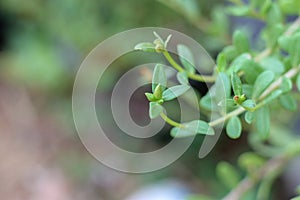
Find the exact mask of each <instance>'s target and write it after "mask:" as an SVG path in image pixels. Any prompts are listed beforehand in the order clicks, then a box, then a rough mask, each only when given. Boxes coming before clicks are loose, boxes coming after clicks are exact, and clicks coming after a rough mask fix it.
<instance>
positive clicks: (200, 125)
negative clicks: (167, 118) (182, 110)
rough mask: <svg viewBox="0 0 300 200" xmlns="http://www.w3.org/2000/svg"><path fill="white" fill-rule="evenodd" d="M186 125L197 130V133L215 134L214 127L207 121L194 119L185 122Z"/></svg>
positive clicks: (192, 129)
mask: <svg viewBox="0 0 300 200" xmlns="http://www.w3.org/2000/svg"><path fill="white" fill-rule="evenodd" d="M184 126H185V127H186V128H187V129H189V130H191V131H195V132H196V133H199V134H204V135H214V134H215V133H214V129H213V128H212V127H210V126H209V124H208V123H207V122H205V121H202V120H194V121H191V122H188V123H185V124H184Z"/></svg>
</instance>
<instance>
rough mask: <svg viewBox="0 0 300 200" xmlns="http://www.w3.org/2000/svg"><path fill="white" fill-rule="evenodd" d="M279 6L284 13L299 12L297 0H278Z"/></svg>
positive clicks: (299, 6)
mask: <svg viewBox="0 0 300 200" xmlns="http://www.w3.org/2000/svg"><path fill="white" fill-rule="evenodd" d="M279 6H280V9H281V10H282V12H284V13H285V14H289V15H297V14H299V12H300V2H299V0H279Z"/></svg>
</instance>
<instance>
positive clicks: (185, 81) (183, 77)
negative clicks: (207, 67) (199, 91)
mask: <svg viewBox="0 0 300 200" xmlns="http://www.w3.org/2000/svg"><path fill="white" fill-rule="evenodd" d="M176 76H177V80H178V81H179V83H180V84H182V85H189V79H188V76H187V74H186V73H185V72H178V73H177V75H176Z"/></svg>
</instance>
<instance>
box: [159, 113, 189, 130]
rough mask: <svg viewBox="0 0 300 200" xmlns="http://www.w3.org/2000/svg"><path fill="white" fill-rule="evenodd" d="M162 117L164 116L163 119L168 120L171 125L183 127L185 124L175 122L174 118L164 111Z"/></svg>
mask: <svg viewBox="0 0 300 200" xmlns="http://www.w3.org/2000/svg"><path fill="white" fill-rule="evenodd" d="M160 116H161V118H163V120H165V122H167V123H168V124H170V125H171V126H176V127H178V128H183V127H184V126H183V125H182V124H180V123H178V122H175V121H174V120H172V119H170V118H169V117H168V116H167V115H166V114H165V113H164V112H161V113H160Z"/></svg>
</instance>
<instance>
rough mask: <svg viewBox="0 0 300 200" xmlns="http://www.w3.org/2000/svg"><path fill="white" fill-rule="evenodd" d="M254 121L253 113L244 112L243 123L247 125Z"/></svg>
mask: <svg viewBox="0 0 300 200" xmlns="http://www.w3.org/2000/svg"><path fill="white" fill-rule="evenodd" d="M253 119H254V113H253V112H246V113H245V121H246V122H247V123H248V124H251V123H252V121H253Z"/></svg>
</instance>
